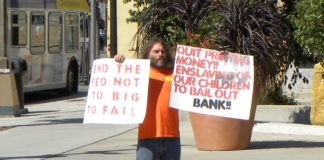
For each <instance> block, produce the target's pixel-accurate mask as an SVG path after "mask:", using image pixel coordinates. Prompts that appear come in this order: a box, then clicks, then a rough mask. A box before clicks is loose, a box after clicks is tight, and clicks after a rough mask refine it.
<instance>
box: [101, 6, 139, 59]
mask: <svg viewBox="0 0 324 160" xmlns="http://www.w3.org/2000/svg"><path fill="white" fill-rule="evenodd" d="M109 3H110V2H109V1H108V6H109ZM132 7H133V4H132V3H127V4H124V3H123V1H119V0H117V45H118V47H117V52H118V54H122V55H124V56H125V57H127V58H134V57H135V56H134V55H135V50H134V49H132V39H133V36H134V34H135V33H136V31H137V24H136V23H127V22H126V19H127V18H128V17H130V15H129V13H128V10H129V9H131V8H132ZM108 16H109V8H108ZM109 23H110V22H109V21H108V36H107V37H108V44H109V43H110V39H109V38H110V37H109V36H110V35H109V33H110V28H109V26H110V24H109ZM109 55H110V52H109V51H108V57H109Z"/></svg>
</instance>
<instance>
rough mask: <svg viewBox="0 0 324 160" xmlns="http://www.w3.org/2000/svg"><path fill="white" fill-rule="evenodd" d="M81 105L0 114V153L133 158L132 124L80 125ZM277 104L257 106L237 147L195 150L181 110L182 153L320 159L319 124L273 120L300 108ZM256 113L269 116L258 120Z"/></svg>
mask: <svg viewBox="0 0 324 160" xmlns="http://www.w3.org/2000/svg"><path fill="white" fill-rule="evenodd" d="M84 106H85V99H84V97H81V98H75V99H69V100H59V101H55V102H48V103H41V104H34V105H33V106H26V107H27V108H28V109H29V111H30V113H29V114H26V115H24V116H23V117H17V118H1V119H0V127H2V128H7V129H6V130H2V131H0V148H1V149H0V159H1V160H3V159H8V160H12V159H17V160H26V159H30V160H38V159H60V160H61V159H62V160H76V159H77V160H82V159H84V160H89V159H96V160H101V159H109V160H110V159H112V160H118V159H121V160H128V159H129V160H132V159H135V155H136V153H135V150H136V142H137V125H83V124H82V120H83V111H84ZM279 107H282V108H279ZM279 107H278V108H279V109H278V108H276V107H272V108H273V109H274V110H276V112H270V111H269V110H271V107H270V108H266V110H267V111H266V112H265V111H262V110H265V108H262V107H258V111H257V112H256V114H257V115H256V119H258V120H256V121H257V122H256V124H255V126H254V128H253V135H252V140H251V145H250V147H249V149H247V150H240V151H214V152H207V151H198V150H197V149H196V148H195V141H194V137H193V133H192V129H191V125H190V122H189V121H188V118H187V116H186V115H187V114H186V112H181V114H180V119H181V123H180V133H181V143H182V147H181V148H182V159H183V160H197V159H203V160H208V159H222V160H234V159H235V160H237V159H241V160H251V159H252V160H253V159H263V160H278V159H287V160H288V159H294V160H304V159H308V160H321V159H322V160H324V156H323V155H324V126H311V125H305V124H296V123H288V122H285V121H283V120H278V119H277V118H276V117H277V116H279V115H280V114H278V113H277V112H278V110H290V111H291V112H289V114H293V113H294V111H296V108H297V110H299V109H298V108H300V107H298V106H294V107H292V108H294V109H291V108H290V109H287V107H284V106H279ZM301 108H302V107H301ZM281 112H282V111H280V113H281ZM261 114H266V115H268V116H269V117H271V121H264V122H258V121H261V120H262V118H257V117H258V116H259V115H261ZM269 114H271V115H269ZM289 114H288V112H287V115H285V116H283V117H290V115H289ZM281 116H282V115H281ZM261 117H263V116H261ZM283 119H286V118H283ZM288 119H289V118H288ZM322 157H323V158H322Z"/></svg>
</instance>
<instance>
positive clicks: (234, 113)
mask: <svg viewBox="0 0 324 160" xmlns="http://www.w3.org/2000/svg"><path fill="white" fill-rule="evenodd" d="M253 80H254V65H253V57H252V56H247V55H240V54H235V53H226V54H222V53H220V52H219V51H215V50H209V49H203V48H195V47H189V46H181V45H178V46H177V50H176V60H175V67H174V72H173V80H172V88H171V98H170V107H173V108H177V109H182V110H186V111H190V112H195V113H202V114H208V115H215V116H222V117H228V118H235V119H243V120H248V119H249V117H250V109H251V103H252V93H253V85H254V84H253V83H254V81H253Z"/></svg>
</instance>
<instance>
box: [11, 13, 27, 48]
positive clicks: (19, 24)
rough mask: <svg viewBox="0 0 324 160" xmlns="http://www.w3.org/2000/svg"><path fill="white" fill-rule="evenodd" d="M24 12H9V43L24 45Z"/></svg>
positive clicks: (25, 33) (25, 36)
mask: <svg viewBox="0 0 324 160" xmlns="http://www.w3.org/2000/svg"><path fill="white" fill-rule="evenodd" d="M26 22H27V20H26V13H25V12H12V14H11V45H12V46H13V47H24V46H25V45H26V44H27V24H26Z"/></svg>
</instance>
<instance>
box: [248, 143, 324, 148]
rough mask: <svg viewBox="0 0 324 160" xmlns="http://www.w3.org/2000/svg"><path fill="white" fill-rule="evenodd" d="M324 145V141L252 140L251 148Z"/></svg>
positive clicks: (315, 146) (314, 146)
mask: <svg viewBox="0 0 324 160" xmlns="http://www.w3.org/2000/svg"><path fill="white" fill-rule="evenodd" d="M317 147H324V142H307V141H259V142H251V144H250V146H249V149H274V148H317Z"/></svg>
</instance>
